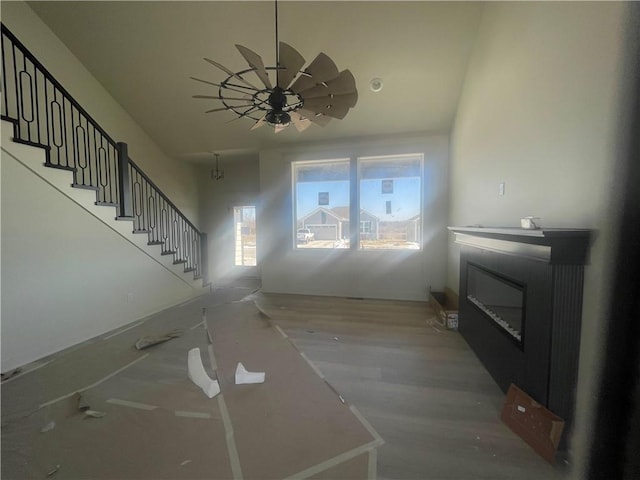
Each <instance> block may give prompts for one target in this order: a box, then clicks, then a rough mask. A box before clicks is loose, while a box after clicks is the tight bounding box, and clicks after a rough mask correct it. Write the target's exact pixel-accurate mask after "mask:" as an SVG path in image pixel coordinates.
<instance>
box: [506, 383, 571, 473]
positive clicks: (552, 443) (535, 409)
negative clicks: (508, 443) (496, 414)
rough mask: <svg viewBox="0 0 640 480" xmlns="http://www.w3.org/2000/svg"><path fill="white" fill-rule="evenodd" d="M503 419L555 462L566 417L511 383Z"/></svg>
mask: <svg viewBox="0 0 640 480" xmlns="http://www.w3.org/2000/svg"><path fill="white" fill-rule="evenodd" d="M500 418H501V419H502V421H503V422H504V423H505V424H506V425H507V426H508V427H509V428H510V429H511V430H513V431H514V432H515V433H517V434H518V435H519V436H520V437H521V438H522V439H523V440H524V441H525V442H527V443H528V444H529V445H530V446H531V448H533V449H534V450H535V451H536V452H537V453H538V454H539V455H540V456H541V457H542V458H544V459H545V460H546V461H548V462H549V463H554V462H555V458H556V451H557V449H558V444H559V443H560V438H561V437H562V431H563V430H564V420H562V418H560V417H559V416H557V415H556V414H554V413H553V412H551V411H549V410H548V409H547V408H545V407H544V406H542V405H540V404H539V403H538V402H536V401H535V400H534V399H533V398H531V397H530V396H529V395H527V394H526V393H525V392H523V391H522V390H520V389H519V388H518V387H516V386H515V385H514V384H511V386H510V387H509V391H508V392H507V398H506V400H505V402H504V407H503V408H502V414H501V415H500Z"/></svg>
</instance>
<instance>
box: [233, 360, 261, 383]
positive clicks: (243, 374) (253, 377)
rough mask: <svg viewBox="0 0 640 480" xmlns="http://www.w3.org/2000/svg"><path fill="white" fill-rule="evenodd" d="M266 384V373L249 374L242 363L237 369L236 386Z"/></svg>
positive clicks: (239, 363)
mask: <svg viewBox="0 0 640 480" xmlns="http://www.w3.org/2000/svg"><path fill="white" fill-rule="evenodd" d="M250 383H264V372H249V371H247V369H246V368H244V365H242V363H241V362H238V366H237V367H236V385H246V384H250Z"/></svg>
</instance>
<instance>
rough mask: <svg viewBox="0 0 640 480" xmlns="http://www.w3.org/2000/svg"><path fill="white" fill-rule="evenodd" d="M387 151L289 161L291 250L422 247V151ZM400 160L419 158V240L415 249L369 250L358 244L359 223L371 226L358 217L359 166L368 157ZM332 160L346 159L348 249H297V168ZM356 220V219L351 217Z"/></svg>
mask: <svg viewBox="0 0 640 480" xmlns="http://www.w3.org/2000/svg"><path fill="white" fill-rule="evenodd" d="M383 150H388V151H385V152H384V153H376V152H367V153H366V154H354V153H352V154H349V155H344V154H338V155H333V156H324V155H318V157H317V158H314V157H313V156H306V157H307V158H304V159H299V160H298V159H294V160H291V161H290V170H289V171H290V173H291V189H290V192H291V197H290V198H291V200H292V205H291V207H292V208H291V211H292V228H291V231H292V236H293V238H292V246H293V250H294V251H296V252H301V251H304V252H309V251H315V252H327V251H331V252H339V251H343V252H344V251H360V252H396V253H398V252H400V253H402V252H404V253H409V252H418V251H422V250H423V248H424V245H423V241H422V240H423V239H422V236H423V233H424V215H425V205H424V195H425V192H424V190H425V183H426V179H425V176H424V175H425V153H423V152H420V151H415V150H410V151H409V152H407V153H405V152H402V150H403V149H402V148H397V149H383ZM385 158H388V159H394V158H395V159H402V158H415V159H416V160H418V161H419V180H420V187H419V190H420V198H419V216H420V219H419V225H418V226H417V228H418V231H419V232H420V241H419V242H417V244H418V248H417V249H412V248H398V249H392V248H379V249H378V248H371V249H363V248H361V245H360V243H361V242H360V236H361V233H362V232H361V223H362V222H369V232H368V233H371V229H372V225H371V220H361V219H360V218H361V215H360V212H361V210H362V208H361V206H360V182H361V172H362V169H361V167H360V164H361V162H362V161H363V160H364V161H367V160H371V159H381V160H382V159H385ZM332 162H348V163H349V177H348V182H349V229H348V238H349V247H348V248H337V247H333V248H330V247H316V248H300V247H299V246H298V242H297V239H296V232H297V230H298V228H304V227H298V218H297V209H298V192H297V178H296V167H297V166H299V165H313V164H322V163H332ZM354 219H355V220H354Z"/></svg>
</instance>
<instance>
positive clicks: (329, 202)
mask: <svg viewBox="0 0 640 480" xmlns="http://www.w3.org/2000/svg"><path fill="white" fill-rule="evenodd" d="M349 169H350V160H349V159H336V160H322V161H313V162H295V163H294V164H293V184H294V197H295V203H294V205H295V232H296V235H295V245H296V248H348V247H349V236H350V235H349V208H350V202H349V198H350V188H351V187H350V180H349Z"/></svg>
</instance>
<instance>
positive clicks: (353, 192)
mask: <svg viewBox="0 0 640 480" xmlns="http://www.w3.org/2000/svg"><path fill="white" fill-rule="evenodd" d="M359 185H360V179H359V178H358V159H357V157H353V156H352V157H351V159H350V172H349V191H350V200H351V201H350V202H349V217H350V221H349V238H350V241H349V246H350V249H351V250H358V249H359V248H360V192H359Z"/></svg>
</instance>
